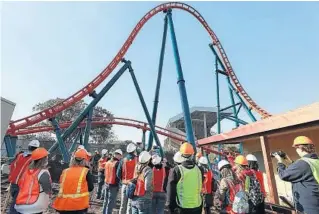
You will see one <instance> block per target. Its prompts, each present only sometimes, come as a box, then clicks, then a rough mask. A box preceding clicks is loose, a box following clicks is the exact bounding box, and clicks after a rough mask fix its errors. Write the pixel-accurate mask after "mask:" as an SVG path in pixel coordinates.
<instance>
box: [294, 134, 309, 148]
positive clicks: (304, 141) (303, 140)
mask: <svg viewBox="0 0 319 214" xmlns="http://www.w3.org/2000/svg"><path fill="white" fill-rule="evenodd" d="M299 145H314V144H313V142H312V140H311V139H310V138H309V137H306V136H298V137H296V138H295V140H294V143H293V144H292V147H295V146H299Z"/></svg>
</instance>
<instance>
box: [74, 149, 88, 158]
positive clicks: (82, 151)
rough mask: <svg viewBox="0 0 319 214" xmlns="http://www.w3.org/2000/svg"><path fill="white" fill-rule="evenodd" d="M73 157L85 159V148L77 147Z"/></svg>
mask: <svg viewBox="0 0 319 214" xmlns="http://www.w3.org/2000/svg"><path fill="white" fill-rule="evenodd" d="M74 157H75V158H79V159H87V152H86V150H85V149H79V150H77V151H76V152H75V154H74Z"/></svg>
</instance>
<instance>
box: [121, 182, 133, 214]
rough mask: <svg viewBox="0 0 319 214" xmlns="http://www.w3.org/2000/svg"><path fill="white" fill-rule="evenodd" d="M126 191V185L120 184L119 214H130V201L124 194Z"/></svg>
mask: <svg viewBox="0 0 319 214" xmlns="http://www.w3.org/2000/svg"><path fill="white" fill-rule="evenodd" d="M126 189H127V185H126V184H122V187H121V206H120V211H119V214H132V206H131V203H132V200H131V199H129V198H128V197H127V196H126V194H125V192H126Z"/></svg>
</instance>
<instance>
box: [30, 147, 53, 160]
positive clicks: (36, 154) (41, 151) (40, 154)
mask: <svg viewBox="0 0 319 214" xmlns="http://www.w3.org/2000/svg"><path fill="white" fill-rule="evenodd" d="M48 155H49V152H48V151H47V150H46V149H45V148H42V147H40V148H37V149H36V150H34V151H33V152H32V153H31V159H32V160H40V159H42V158H44V157H47V156H48Z"/></svg>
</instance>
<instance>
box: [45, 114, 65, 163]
mask: <svg viewBox="0 0 319 214" xmlns="http://www.w3.org/2000/svg"><path fill="white" fill-rule="evenodd" d="M49 121H50V122H51V123H52V126H53V128H54V132H55V135H56V138H57V144H58V145H59V148H60V151H61V153H62V156H63V161H64V162H65V163H69V161H70V154H69V152H68V150H67V148H66V145H65V143H64V141H63V139H62V136H61V129H60V127H59V124H58V122H57V121H56V119H55V118H50V119H49ZM52 148H53V146H52V147H51V148H50V149H49V152H50V153H51V152H53V150H52Z"/></svg>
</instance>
